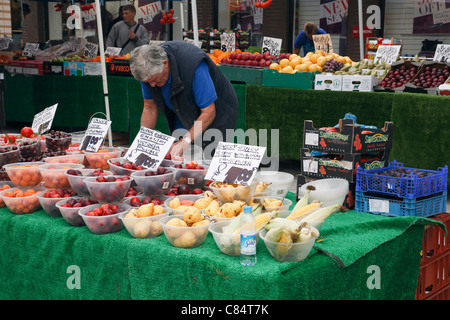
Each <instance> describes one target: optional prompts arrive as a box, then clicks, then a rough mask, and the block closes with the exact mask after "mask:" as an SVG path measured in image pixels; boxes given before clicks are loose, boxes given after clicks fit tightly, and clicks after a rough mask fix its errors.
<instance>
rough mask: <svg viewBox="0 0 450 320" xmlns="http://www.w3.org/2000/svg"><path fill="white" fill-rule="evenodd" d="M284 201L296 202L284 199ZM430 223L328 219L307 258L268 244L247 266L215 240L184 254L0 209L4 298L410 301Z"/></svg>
mask: <svg viewBox="0 0 450 320" xmlns="http://www.w3.org/2000/svg"><path fill="white" fill-rule="evenodd" d="M287 197H288V198H291V199H294V197H295V195H294V194H292V193H288V196H287ZM430 221H431V220H428V219H423V218H416V217H403V218H392V217H385V216H380V215H372V214H367V213H358V212H355V211H348V212H346V213H336V214H334V215H332V216H331V217H329V218H328V219H327V220H326V222H325V223H324V224H323V226H322V228H321V235H322V236H323V240H322V241H319V242H316V245H315V247H314V248H313V250H312V251H311V252H310V254H309V256H308V258H307V259H305V260H303V261H301V262H284V263H282V262H278V261H276V260H275V259H273V258H272V257H271V256H270V254H269V253H268V251H267V249H266V248H265V245H264V243H263V241H260V242H259V243H258V246H257V256H258V262H257V264H256V266H254V267H243V266H241V265H240V263H239V257H231V256H227V255H224V254H223V253H221V251H220V250H219V248H218V247H217V245H216V244H215V242H214V240H213V237H212V235H211V234H208V236H207V238H206V240H205V242H204V243H203V245H201V246H199V247H197V248H192V249H180V248H176V247H173V246H171V245H170V244H169V242H168V240H167V239H166V237H165V236H164V234H162V235H161V236H159V237H157V238H152V239H138V238H133V237H131V236H130V234H129V233H128V232H127V230H126V229H125V228H123V229H122V230H120V231H118V232H116V233H112V234H105V235H96V234H93V233H91V232H90V231H89V229H88V228H87V227H86V226H80V227H74V226H71V225H69V224H68V223H66V222H65V220H64V219H63V218H52V217H50V216H48V215H47V214H46V213H45V212H44V211H42V210H41V211H37V212H35V213H32V214H23V215H16V214H12V213H11V212H10V211H8V209H6V208H2V209H0V236H1V239H2V246H1V247H0V256H1V257H2V259H0V298H1V299H15V300H22V299H55V300H59V299H73V300H77V299H118V300H121V299H134V300H139V299H151V300H163V299H172V300H181V299H184V300H199V299H205V300H213V299H214V300H222V299H224V300H229V299H248V300H251V299H261V300H265V299H273V300H285V299H291V300H293V299H294V300H300V299H371V300H379V299H380V300H383V299H414V298H415V295H416V287H417V282H418V274H419V265H420V259H421V256H420V251H421V246H422V236H423V232H424V227H425V225H427V224H430V223H431V222H430Z"/></svg>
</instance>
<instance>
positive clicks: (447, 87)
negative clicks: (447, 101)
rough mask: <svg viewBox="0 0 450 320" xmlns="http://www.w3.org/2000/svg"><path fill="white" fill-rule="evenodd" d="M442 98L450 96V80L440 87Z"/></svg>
mask: <svg viewBox="0 0 450 320" xmlns="http://www.w3.org/2000/svg"><path fill="white" fill-rule="evenodd" d="M439 95H440V96H450V78H449V79H447V81H446V82H445V83H444V84H441V85H440V86H439Z"/></svg>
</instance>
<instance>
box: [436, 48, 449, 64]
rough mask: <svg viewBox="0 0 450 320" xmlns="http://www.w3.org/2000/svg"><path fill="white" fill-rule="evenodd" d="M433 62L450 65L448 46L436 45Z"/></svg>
mask: <svg viewBox="0 0 450 320" xmlns="http://www.w3.org/2000/svg"><path fill="white" fill-rule="evenodd" d="M433 61H435V62H447V63H450V44H438V45H437V46H436V51H435V52H434V57H433Z"/></svg>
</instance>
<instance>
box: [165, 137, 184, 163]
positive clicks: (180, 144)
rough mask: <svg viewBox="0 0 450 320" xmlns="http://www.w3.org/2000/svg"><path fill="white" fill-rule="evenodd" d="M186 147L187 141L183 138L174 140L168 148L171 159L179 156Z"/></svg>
mask: <svg viewBox="0 0 450 320" xmlns="http://www.w3.org/2000/svg"><path fill="white" fill-rule="evenodd" d="M188 147H189V143H187V142H186V140H184V139H181V140H180V141H177V142H175V143H174V144H173V145H172V147H171V148H170V150H169V153H170V155H171V156H172V159H173V158H175V157H181V156H182V155H183V153H184V151H186V149H187V148H188Z"/></svg>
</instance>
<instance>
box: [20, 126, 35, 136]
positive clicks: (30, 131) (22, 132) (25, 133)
mask: <svg viewBox="0 0 450 320" xmlns="http://www.w3.org/2000/svg"><path fill="white" fill-rule="evenodd" d="M33 134H34V133H33V129H31V128H30V127H23V128H22V130H20V135H21V136H22V137H25V138H31V136H32V135H33Z"/></svg>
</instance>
